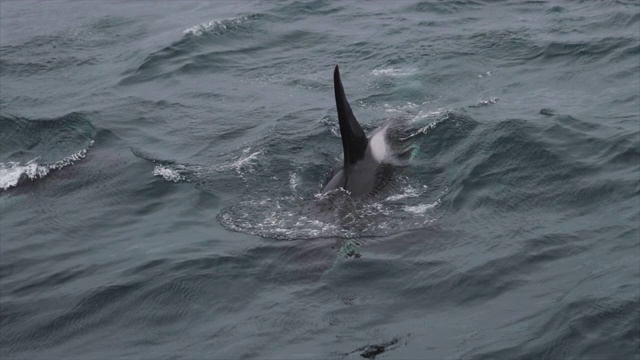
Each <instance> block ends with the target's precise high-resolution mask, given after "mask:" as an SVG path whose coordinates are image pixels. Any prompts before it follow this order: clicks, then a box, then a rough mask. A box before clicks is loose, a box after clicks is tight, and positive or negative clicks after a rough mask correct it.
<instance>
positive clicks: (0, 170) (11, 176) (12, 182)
mask: <svg viewBox="0 0 640 360" xmlns="http://www.w3.org/2000/svg"><path fill="white" fill-rule="evenodd" d="M93 144H94V141H93V140H91V141H90V142H89V144H88V146H87V148H86V149H82V150H80V151H78V152H77V153H73V154H71V155H69V156H67V157H65V158H63V159H61V160H58V161H56V162H55V163H53V164H49V165H39V164H38V163H37V162H36V161H37V160H38V158H35V159H31V160H29V161H28V162H27V163H26V164H24V165H21V164H20V163H19V162H15V161H8V162H6V163H0V188H2V189H3V190H7V189H8V188H10V187H13V186H16V185H18V182H19V181H20V178H22V177H26V178H28V179H31V180H34V179H39V178H43V177H45V176H46V175H47V174H48V173H49V172H50V171H51V170H55V169H62V168H63V167H65V166H69V165H73V164H74V163H75V162H77V161H79V160H82V159H83V158H84V157H85V156H86V155H87V151H88V150H89V148H91V146H93Z"/></svg>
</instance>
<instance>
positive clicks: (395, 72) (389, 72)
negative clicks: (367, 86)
mask: <svg viewBox="0 0 640 360" xmlns="http://www.w3.org/2000/svg"><path fill="white" fill-rule="evenodd" d="M415 72H416V69H414V68H408V69H400V68H386V69H375V70H373V71H372V72H371V73H372V74H373V75H375V76H408V75H412V74H414V73H415Z"/></svg>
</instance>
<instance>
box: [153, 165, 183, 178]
mask: <svg viewBox="0 0 640 360" xmlns="http://www.w3.org/2000/svg"><path fill="white" fill-rule="evenodd" d="M153 175H154V176H162V178H163V179H165V180H166V181H172V182H181V181H184V180H185V177H184V176H183V175H182V174H180V172H179V171H178V170H177V169H171V168H169V167H166V166H164V165H158V166H156V167H155V168H154V169H153Z"/></svg>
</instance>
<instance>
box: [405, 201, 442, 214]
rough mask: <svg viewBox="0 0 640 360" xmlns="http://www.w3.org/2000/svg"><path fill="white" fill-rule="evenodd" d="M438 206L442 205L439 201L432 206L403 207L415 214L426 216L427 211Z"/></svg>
mask: <svg viewBox="0 0 640 360" xmlns="http://www.w3.org/2000/svg"><path fill="white" fill-rule="evenodd" d="M438 204H440V200H439V199H438V200H437V201H436V202H434V203H431V204H419V205H406V206H403V207H402V209H403V210H404V211H406V212H410V213H413V214H424V213H426V212H427V210H430V209H433V208H434V207H436V206H438Z"/></svg>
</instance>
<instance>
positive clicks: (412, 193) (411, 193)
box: [384, 185, 428, 201]
mask: <svg viewBox="0 0 640 360" xmlns="http://www.w3.org/2000/svg"><path fill="white" fill-rule="evenodd" d="M427 188H428V187H427V185H422V188H418V189H416V188H414V187H413V186H411V185H408V186H407V187H405V188H404V189H403V190H404V191H403V192H402V193H400V194H395V195H391V196H389V197H388V198H386V199H384V201H398V200H402V199H407V198H414V197H418V196H420V195H422V194H423V193H424V192H425V191H426V190H427Z"/></svg>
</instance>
